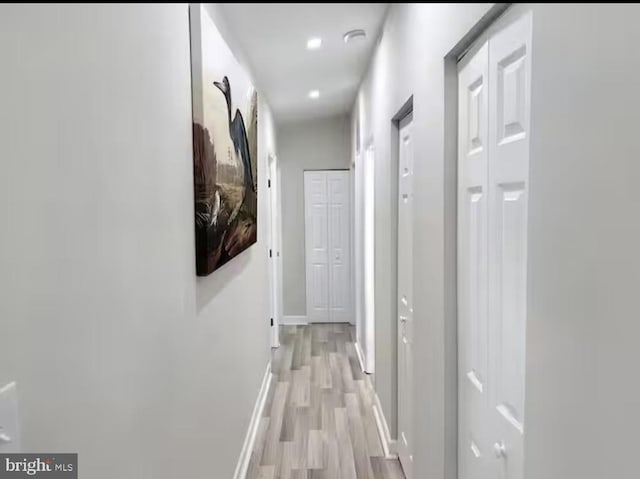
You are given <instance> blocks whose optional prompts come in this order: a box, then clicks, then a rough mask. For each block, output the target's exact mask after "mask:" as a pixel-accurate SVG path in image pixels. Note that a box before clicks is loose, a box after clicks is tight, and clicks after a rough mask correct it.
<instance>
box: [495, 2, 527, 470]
mask: <svg viewBox="0 0 640 479" xmlns="http://www.w3.org/2000/svg"><path fill="white" fill-rule="evenodd" d="M489 79H490V81H489V145H490V147H489V204H490V205H491V208H490V209H489V235H488V243H489V265H490V267H489V318H491V320H490V323H489V344H490V345H491V354H490V357H489V358H490V363H489V368H490V374H491V377H492V385H491V387H490V388H489V393H490V396H489V403H490V412H491V414H493V416H492V418H491V422H492V423H493V424H495V427H496V429H495V430H494V431H493V438H492V440H493V441H494V452H495V453H496V457H497V460H498V471H499V472H498V474H497V475H496V476H495V477H498V478H504V479H522V478H523V463H524V457H523V446H524V388H525V338H526V311H527V306H526V300H527V197H528V191H529V118H530V111H531V95H530V92H531V15H530V14H528V15H525V16H523V17H520V18H519V19H517V20H516V21H514V22H511V23H509V24H507V25H506V26H505V27H504V28H502V29H501V30H499V31H498V32H497V33H496V34H495V35H493V36H492V37H491V39H490V40H489Z"/></svg>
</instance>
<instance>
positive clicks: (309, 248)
mask: <svg viewBox="0 0 640 479" xmlns="http://www.w3.org/2000/svg"><path fill="white" fill-rule="evenodd" d="M304 192H305V244H306V258H307V259H306V268H307V273H306V277H307V316H308V317H309V320H311V321H316V322H324V321H328V320H329V238H328V229H327V181H326V174H325V173H324V172H321V171H305V172H304Z"/></svg>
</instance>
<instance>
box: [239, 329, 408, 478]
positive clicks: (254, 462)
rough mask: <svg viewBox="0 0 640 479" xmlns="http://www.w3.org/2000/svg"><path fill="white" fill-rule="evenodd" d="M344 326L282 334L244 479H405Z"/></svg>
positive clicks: (351, 336)
mask: <svg viewBox="0 0 640 479" xmlns="http://www.w3.org/2000/svg"><path fill="white" fill-rule="evenodd" d="M354 335H355V329H354V328H353V326H351V325H348V324H313V325H309V326H284V327H283V328H282V329H281V346H280V348H279V349H277V350H274V351H275V353H274V358H273V363H272V364H273V374H274V378H273V382H272V387H271V391H270V392H269V398H268V400H267V404H266V406H265V410H264V415H263V418H262V420H261V422H260V425H259V428H258V433H257V438H256V443H255V449H254V450H253V452H252V455H251V462H250V464H249V472H248V474H247V479H258V478H260V479H285V478H286V479H289V478H290V479H301V478H313V479H317V478H322V479H356V478H357V479H402V478H404V474H403V473H402V469H401V467H400V463H399V462H398V460H397V459H387V458H385V457H384V453H383V450H382V444H381V442H380V438H379V436H378V431H377V428H376V422H375V418H374V414H373V407H372V393H371V390H370V386H369V380H368V378H366V376H365V375H364V374H363V373H362V370H361V369H360V365H359V363H358V359H357V356H356V351H355V347H354Z"/></svg>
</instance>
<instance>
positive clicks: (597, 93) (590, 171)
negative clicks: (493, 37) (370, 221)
mask: <svg viewBox="0 0 640 479" xmlns="http://www.w3.org/2000/svg"><path fill="white" fill-rule="evenodd" d="M514 8H517V9H525V8H531V9H532V10H533V13H534V15H533V49H532V51H533V70H532V72H533V73H532V74H533V77H532V122H531V134H532V136H531V172H530V193H529V195H530V196H529V231H530V236H529V271H528V275H529V277H528V288H529V292H528V326H527V328H528V333H527V353H526V354H527V378H526V379H527V387H526V419H525V424H526V426H525V427H526V431H527V432H526V442H525V448H526V453H525V478H526V479H540V478H545V479H561V478H568V477H571V478H574V477H576V478H577V477H580V478H587V479H599V478H602V477H619V478H624V479H627V478H632V477H636V476H637V464H636V462H637V461H635V460H634V457H635V454H634V453H635V449H636V446H637V444H638V441H637V429H638V412H637V410H638V406H640V387H639V386H638V382H637V381H636V380H635V376H637V374H636V369H637V367H636V365H637V364H638V362H639V361H640V353H638V347H637V338H638V337H639V336H640V323H639V322H638V321H637V320H636V318H637V300H636V297H637V285H638V284H640V255H638V253H637V245H638V244H640V221H638V219H637V218H638V211H640V200H639V199H638V195H637V194H636V192H635V183H634V182H635V180H636V179H637V178H639V177H640V163H639V162H638V161H637V158H638V157H639V156H640V146H638V142H637V140H636V137H637V133H636V130H637V125H638V124H640V117H639V113H638V112H640V108H639V107H640V96H639V95H638V94H637V90H638V89H637V85H636V83H637V77H638V74H639V73H640V60H639V59H638V55H637V54H636V51H635V49H636V45H637V44H638V42H639V41H640V33H639V32H638V30H637V18H638V17H639V15H640V7H638V6H622V5H617V6H613V5H606V6H604V5H588V6H587V5H581V6H575V5H532V6H531V5H520V6H517V7H514ZM489 9H490V5H489V4H482V5H481V4H478V5H452V4H441V5H394V6H393V7H392V8H391V10H390V16H389V18H388V19H387V22H386V24H385V28H384V31H383V36H382V40H381V42H380V45H379V46H378V48H377V50H376V53H375V56H374V59H373V62H372V64H371V66H370V69H369V72H368V73H367V75H366V76H365V79H364V82H363V84H362V86H361V89H360V93H359V97H358V101H357V103H356V105H355V107H354V111H353V117H352V120H353V124H354V125H355V124H356V119H357V117H358V116H359V117H360V118H359V122H360V125H361V133H360V138H361V139H362V142H363V144H364V143H365V142H366V141H367V139H368V138H369V137H370V136H373V138H374V143H375V147H376V168H377V171H376V195H377V196H376V241H377V243H376V283H377V286H376V313H377V317H376V348H377V349H376V390H377V392H378V395H379V396H380V399H381V402H382V405H383V408H384V412H385V415H386V416H387V419H388V420H390V422H392V421H395V411H394V409H393V407H394V405H393V399H394V396H395V394H396V391H395V385H394V377H393V374H392V373H393V372H394V370H393V368H395V365H394V362H393V359H394V355H395V350H394V349H393V348H394V341H395V325H394V320H393V309H394V305H393V304H392V292H393V288H392V285H391V284H390V282H391V277H392V275H391V271H390V270H391V269H392V267H393V266H394V265H393V256H392V255H393V248H392V246H393V234H394V233H395V231H392V230H391V228H390V225H391V224H392V220H393V212H392V211H391V208H392V207H394V202H393V200H394V198H390V188H389V182H388V181H387V180H386V179H387V178H388V177H389V175H390V171H389V169H388V168H389V165H390V145H391V142H390V141H389V139H390V136H391V118H392V117H393V116H394V115H395V114H396V112H397V111H398V110H399V109H400V107H401V106H402V105H403V104H404V102H405V101H406V100H407V99H408V98H409V97H410V95H412V94H413V95H414V100H413V103H414V131H415V132H416V138H415V158H416V161H415V177H416V179H415V181H416V188H415V192H416V193H415V194H416V198H415V202H416V212H415V218H414V228H415V229H414V245H415V251H414V257H415V264H416V268H415V272H414V284H415V288H416V290H415V296H416V304H415V308H414V309H415V341H416V344H415V347H414V351H415V363H416V368H415V378H414V380H415V391H414V404H416V405H418V407H417V408H416V410H415V422H416V427H415V431H416V438H415V447H416V451H419V452H416V454H415V460H416V463H415V466H416V471H415V472H416V474H415V475H416V477H432V478H444V477H446V478H454V477H456V457H455V453H456V439H455V431H456V407H457V397H456V384H455V381H456V339H455V338H456V336H455V335H456V329H455V327H456V323H455V173H456V172H455V149H454V150H451V149H450V148H451V141H450V139H451V138H452V137H451V135H449V134H445V125H448V126H452V127H453V128H455V122H454V123H451V120H452V119H454V120H455V115H453V116H452V112H455V108H456V106H455V102H454V103H448V101H449V100H450V99H451V98H449V97H447V98H446V99H445V84H446V86H447V89H446V91H447V92H450V91H453V92H455V91H456V89H455V81H456V80H455V63H451V62H449V63H448V66H447V71H446V73H445V61H444V58H445V56H446V55H447V54H448V53H449V52H450V51H451V50H452V49H453V48H454V47H456V45H458V46H459V42H460V41H461V40H462V39H463V37H464V36H465V35H467V34H468V33H469V32H470V30H471V29H472V27H474V26H475V25H478V22H480V24H483V23H485V21H486V18H484V19H483V15H484V14H485V13H487V12H488V11H489ZM494 12H495V11H494ZM465 41H467V40H464V41H463V42H462V43H464V42H465ZM452 66H453V67H454V68H453V71H452V70H451V67H452ZM452 74H453V76H452ZM453 98H454V99H455V94H454V95H453ZM445 105H446V108H445ZM453 138H455V137H453ZM454 148H455V147H454ZM452 220H453V222H452ZM383 365H385V368H383V367H382V366H383Z"/></svg>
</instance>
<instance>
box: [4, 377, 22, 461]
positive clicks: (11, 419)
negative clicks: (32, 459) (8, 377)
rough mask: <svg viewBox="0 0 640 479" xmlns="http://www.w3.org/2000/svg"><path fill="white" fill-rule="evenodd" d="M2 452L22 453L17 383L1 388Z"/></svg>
mask: <svg viewBox="0 0 640 479" xmlns="http://www.w3.org/2000/svg"><path fill="white" fill-rule="evenodd" d="M0 452H2V453H12V452H20V431H19V427H18V394H17V391H16V383H15V382H12V383H9V384H7V385H6V386H2V387H0Z"/></svg>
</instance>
